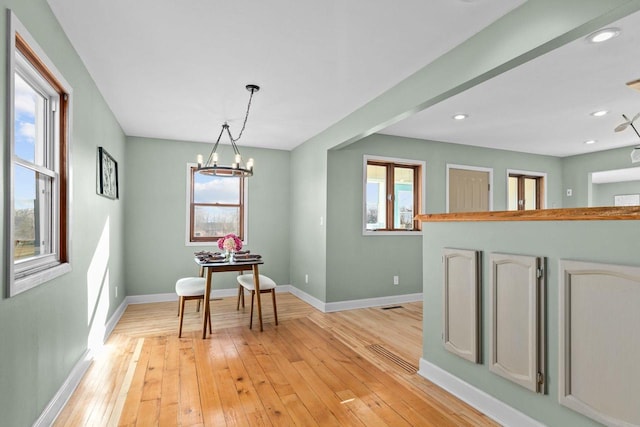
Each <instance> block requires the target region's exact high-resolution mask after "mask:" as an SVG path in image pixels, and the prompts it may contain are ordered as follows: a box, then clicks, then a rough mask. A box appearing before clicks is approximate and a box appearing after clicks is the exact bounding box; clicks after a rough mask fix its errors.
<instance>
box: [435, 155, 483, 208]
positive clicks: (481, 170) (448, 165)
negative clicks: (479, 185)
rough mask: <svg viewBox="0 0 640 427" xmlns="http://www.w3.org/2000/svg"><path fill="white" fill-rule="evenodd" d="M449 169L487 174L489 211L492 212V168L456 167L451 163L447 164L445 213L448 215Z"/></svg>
mask: <svg viewBox="0 0 640 427" xmlns="http://www.w3.org/2000/svg"><path fill="white" fill-rule="evenodd" d="M449 169H463V170H468V171H478V172H489V211H492V210H493V168H487V167H482V166H468V165H456V164H453V163H447V176H446V180H447V184H446V186H447V190H446V201H445V203H446V204H445V212H446V213H449Z"/></svg>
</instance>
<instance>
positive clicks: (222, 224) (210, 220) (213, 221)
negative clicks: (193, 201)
mask: <svg viewBox="0 0 640 427" xmlns="http://www.w3.org/2000/svg"><path fill="white" fill-rule="evenodd" d="M193 216H194V218H193V236H194V237H196V238H206V237H221V236H224V235H225V234H229V233H234V234H236V235H238V236H239V235H240V234H241V233H240V208H239V207H237V208H236V207H218V206H194V215H193Z"/></svg>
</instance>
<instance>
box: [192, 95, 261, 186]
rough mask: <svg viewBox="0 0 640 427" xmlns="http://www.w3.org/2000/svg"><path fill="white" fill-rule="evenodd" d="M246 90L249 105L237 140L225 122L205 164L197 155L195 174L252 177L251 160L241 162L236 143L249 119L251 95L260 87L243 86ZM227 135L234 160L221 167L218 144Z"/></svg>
mask: <svg viewBox="0 0 640 427" xmlns="http://www.w3.org/2000/svg"><path fill="white" fill-rule="evenodd" d="M245 87H246V89H247V90H248V91H249V92H251V94H250V95H249V103H248V104H247V113H246V114H245V116H244V122H243V123H242V129H240V133H239V134H238V137H237V138H234V137H233V136H232V135H231V130H229V124H228V123H227V122H225V123H224V124H223V125H222V130H221V131H220V134H219V135H218V139H217V140H216V143H215V145H214V146H213V150H211V153H209V157H208V158H207V161H206V163H203V162H202V160H203V158H202V155H201V154H198V168H197V172H199V173H202V174H205V175H219V176H237V177H249V176H252V175H253V159H251V158H250V159H249V160H247V162H246V163H244V162H243V160H242V156H241V155H240V151H239V150H238V146H237V145H236V142H237V141H239V140H240V138H242V132H244V128H245V126H246V125H247V119H248V118H249V110H250V109H251V100H252V99H253V94H254V93H255V92H257V91H259V90H260V86H258V85H252V84H249V85H247V86H245ZM225 133H226V134H227V135H228V136H229V140H230V141H231V146H232V147H233V152H234V153H235V158H234V161H233V163H231V165H230V166H225V165H221V164H219V163H218V144H219V143H220V139H221V138H222V135H223V134H225Z"/></svg>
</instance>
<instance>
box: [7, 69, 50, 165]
mask: <svg viewBox="0 0 640 427" xmlns="http://www.w3.org/2000/svg"><path fill="white" fill-rule="evenodd" d="M14 103H15V117H14V136H15V142H14V144H15V145H14V147H15V155H16V156H17V157H20V158H21V159H24V160H27V161H29V162H32V163H36V164H39V165H43V166H48V165H47V164H46V163H45V162H44V145H45V144H44V135H45V125H44V117H45V105H46V100H45V98H44V97H43V96H42V95H40V94H39V93H38V92H37V91H36V90H35V89H33V87H32V86H31V85H29V83H27V82H26V81H25V80H24V79H23V78H22V77H21V76H20V74H18V73H15V91H14Z"/></svg>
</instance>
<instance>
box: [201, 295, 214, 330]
mask: <svg viewBox="0 0 640 427" xmlns="http://www.w3.org/2000/svg"><path fill="white" fill-rule="evenodd" d="M198 301H200V300H198ZM209 333H210V334H212V333H213V332H211V304H209Z"/></svg>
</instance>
